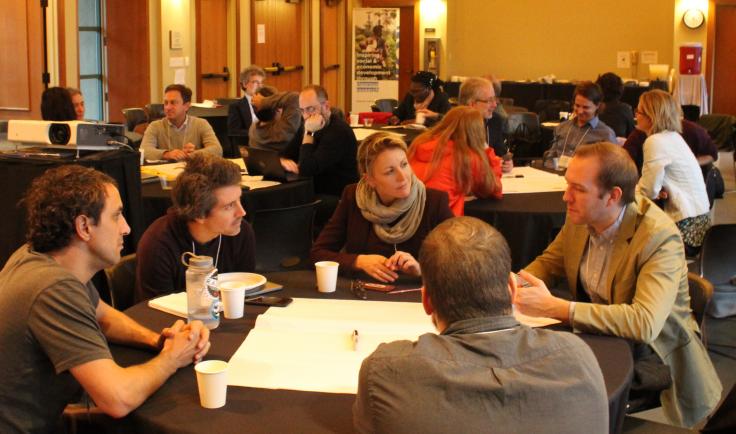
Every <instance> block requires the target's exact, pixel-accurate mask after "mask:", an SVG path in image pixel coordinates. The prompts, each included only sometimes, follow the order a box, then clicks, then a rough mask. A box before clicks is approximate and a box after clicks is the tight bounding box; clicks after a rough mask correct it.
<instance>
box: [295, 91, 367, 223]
mask: <svg viewBox="0 0 736 434" xmlns="http://www.w3.org/2000/svg"><path fill="white" fill-rule="evenodd" d="M299 111H300V112H301V113H302V117H303V118H304V137H303V138H302V145H301V147H300V149H299V163H296V162H294V161H293V160H289V159H286V158H282V159H281V165H282V166H283V167H284V169H285V170H287V171H289V172H294V173H298V174H299V175H301V176H311V177H314V192H315V193H316V194H317V197H318V198H319V199H321V200H322V203H321V204H320V207H319V209H318V210H317V215H316V217H315V222H316V224H317V225H318V226H321V224H322V223H324V222H325V221H326V220H327V219H328V218H329V217H330V215H332V211H334V209H335V207H336V206H337V202H338V200H339V199H340V195H341V194H342V190H343V188H345V186H346V185H348V184H353V183H355V182H358V169H357V166H356V164H355V154H356V152H357V150H358V141H357V140H356V139H355V134H354V133H353V130H352V129H351V128H350V126H349V125H348V124H347V122H345V119H343V117H342V116H340V114H339V113H340V112H339V111H334V112H333V111H332V110H330V101H329V100H328V99H327V91H326V90H325V88H323V87H322V86H319V85H316V84H312V85H309V86H307V87H305V88H304V89H302V91H301V92H300V93H299Z"/></svg>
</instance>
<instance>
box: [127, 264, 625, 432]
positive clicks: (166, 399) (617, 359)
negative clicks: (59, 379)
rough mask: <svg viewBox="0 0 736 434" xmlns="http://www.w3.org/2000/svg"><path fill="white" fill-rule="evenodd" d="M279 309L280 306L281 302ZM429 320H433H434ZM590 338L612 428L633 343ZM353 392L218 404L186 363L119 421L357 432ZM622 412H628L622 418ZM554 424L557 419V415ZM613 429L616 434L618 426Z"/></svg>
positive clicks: (134, 312)
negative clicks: (210, 405)
mask: <svg viewBox="0 0 736 434" xmlns="http://www.w3.org/2000/svg"><path fill="white" fill-rule="evenodd" d="M268 278H269V280H271V281H274V282H278V283H281V284H283V285H284V291H282V293H276V294H278V295H288V296H291V297H311V298H328V299H346V298H352V295H351V293H350V290H349V287H350V281H349V280H348V279H345V278H342V277H341V278H339V280H338V289H337V291H336V292H335V293H333V294H320V293H318V292H317V291H316V289H314V288H315V276H314V273H313V272H311V271H296V272H279V273H270V274H268ZM369 298H370V299H371V300H384V301H385V300H394V301H414V302H418V301H419V300H420V295H419V293H417V292H411V293H404V294H396V295H386V294H381V293H374V292H370V293H369ZM265 309H266V308H264V307H257V306H246V309H245V312H246V313H245V317H244V318H242V319H238V320H226V319H223V320H221V321H220V326H219V327H218V328H217V329H215V330H214V331H213V334H212V336H211V341H212V348H211V349H210V352H209V354H208V356H207V359H220V360H229V359H230V356H232V354H233V353H234V352H235V351H236V350H237V348H238V347H239V346H240V344H241V343H242V342H243V339H244V338H245V336H247V334H248V332H249V331H250V330H251V329H252V328H253V327H254V325H255V317H256V315H257V314H260V313H263V312H265ZM273 309H277V308H273ZM126 312H127V313H128V314H129V315H130V316H131V317H133V318H134V319H136V320H138V321H140V322H141V323H143V324H144V325H146V326H148V327H151V328H152V329H154V330H160V329H162V328H163V327H166V326H169V325H171V324H172V323H173V321H174V320H175V319H176V318H175V317H174V316H172V315H168V314H165V313H163V312H159V311H157V310H153V309H150V308H148V307H147V306H146V305H145V303H141V304H138V305H136V306H133V307H131V308H130V309H128V310H127V311H126ZM428 321H429V319H428ZM580 337H581V338H583V340H584V341H585V342H586V343H588V344H589V345H590V347H591V349H592V350H593V352H594V353H595V355H596V357H597V358H598V361H599V363H600V364H601V369H602V371H603V375H604V378H605V382H606V389H607V391H608V395H609V402H610V406H611V410H612V414H613V415H614V417H612V418H611V426H612V427H613V426H615V425H616V424H617V423H618V422H619V420H620V421H623V415H624V413H623V412H624V407H625V404H626V396H627V393H628V388H629V383H630V381H631V375H632V370H633V363H632V360H631V352H630V350H629V346H628V344H627V343H626V342H625V341H624V340H622V339H619V338H612V337H605V336H592V335H580ZM112 352H113V355H114V357H115V360H116V361H117V362H118V363H120V364H122V365H124V366H129V365H131V364H135V363H141V362H143V361H145V360H148V359H149V358H150V357H152V355H153V354H152V353H150V352H146V351H143V350H137V349H132V348H126V347H121V346H117V345H113V346H112ZM354 399H355V396H354V395H352V394H332V393H316V392H300V391H292V390H271V389H256V388H247V387H229V388H228V396H227V404H226V405H225V407H223V408H221V409H216V410H207V409H204V408H202V407H200V405H199V396H198V393H197V385H196V377H195V374H194V369H193V368H192V367H191V366H189V367H186V368H183V369H180V370H179V371H178V372H177V373H176V374H175V375H174V376H173V377H172V378H170V379H169V380H168V381H167V382H166V383H165V384H164V385H163V387H162V388H161V389H160V390H159V391H158V392H156V393H155V394H154V395H153V396H151V397H150V398H149V399H148V400H147V401H146V402H145V403H144V404H143V405H142V406H141V407H140V408H138V409H137V410H136V411H134V412H133V413H131V414H130V415H129V416H128V417H126V418H125V419H122V420H121V421H118V422H116V425H117V426H118V427H119V428H121V429H124V430H125V432H142V433H143V432H145V433H197V434H201V433H205V432H214V433H229V432H238V433H245V432H247V433H290V432H294V433H322V432H325V433H327V432H338V433H343V432H344V433H348V432H353V429H352V410H351V408H352V404H353V401H354ZM619 416H620V417H619ZM550 423H554V421H550ZM612 432H616V431H615V430H613V429H612Z"/></svg>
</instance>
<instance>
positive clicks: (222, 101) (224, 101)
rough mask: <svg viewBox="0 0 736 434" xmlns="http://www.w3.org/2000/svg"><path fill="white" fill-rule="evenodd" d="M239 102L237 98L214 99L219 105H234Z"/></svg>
mask: <svg viewBox="0 0 736 434" xmlns="http://www.w3.org/2000/svg"><path fill="white" fill-rule="evenodd" d="M238 101H240V100H239V99H238V98H216V99H215V102H216V103H218V104H220V105H225V106H227V105H230V104H235V103H236V102H238Z"/></svg>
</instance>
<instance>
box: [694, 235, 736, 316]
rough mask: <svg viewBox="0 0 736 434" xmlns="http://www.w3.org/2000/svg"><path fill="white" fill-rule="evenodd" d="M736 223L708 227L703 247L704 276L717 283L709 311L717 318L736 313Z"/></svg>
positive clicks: (701, 270)
mask: <svg viewBox="0 0 736 434" xmlns="http://www.w3.org/2000/svg"><path fill="white" fill-rule="evenodd" d="M734 245H736V224H728V225H716V226H712V227H711V228H710V229H708V233H707V234H705V239H704V240H703V246H702V247H701V249H700V275H701V276H703V277H704V278H706V279H708V281H710V282H711V283H712V284H713V297H712V301H711V303H710V305H709V306H708V314H709V315H711V316H714V317H716V318H723V317H726V316H731V315H736V265H734V264H736V250H734V248H733V246H734Z"/></svg>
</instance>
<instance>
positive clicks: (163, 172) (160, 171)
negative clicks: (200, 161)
mask: <svg viewBox="0 0 736 434" xmlns="http://www.w3.org/2000/svg"><path fill="white" fill-rule="evenodd" d="M185 165H186V163H184V162H183V161H180V162H178V163H168V164H157V165H155V166H141V173H147V174H149V175H156V176H158V177H159V178H164V179H166V180H167V181H173V180H175V179H176V177H177V176H179V174H180V173H181V172H182V171H183V170H184V166H185Z"/></svg>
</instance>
